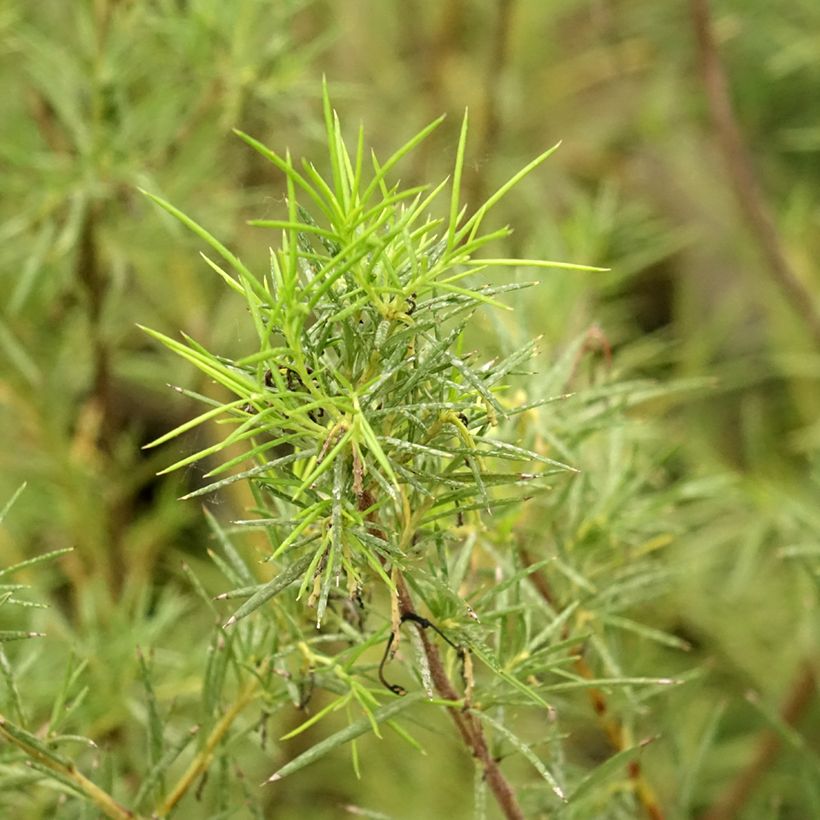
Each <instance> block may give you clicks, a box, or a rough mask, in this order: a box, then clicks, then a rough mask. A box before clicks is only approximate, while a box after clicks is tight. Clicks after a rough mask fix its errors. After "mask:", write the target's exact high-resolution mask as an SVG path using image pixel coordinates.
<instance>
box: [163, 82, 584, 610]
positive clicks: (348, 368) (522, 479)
mask: <svg viewBox="0 0 820 820" xmlns="http://www.w3.org/2000/svg"><path fill="white" fill-rule="evenodd" d="M325 120H326V126H327V136H328V145H329V147H330V158H329V159H330V167H331V169H332V179H331V180H329V181H325V180H324V179H323V178H322V177H321V176H320V174H319V172H318V171H317V170H316V168H315V167H314V165H313V164H312V163H309V162H307V161H303V162H302V164H301V166H300V167H297V166H296V165H295V164H294V163H293V162H292V161H291V159H290V157H289V155H285V156H284V157H281V156H279V155H278V154H276V153H275V152H273V151H271V150H270V149H268V148H266V147H264V146H263V145H262V144H260V143H259V142H257V141H256V140H255V139H253V138H251V137H249V136H247V135H246V134H242V133H239V136H240V137H241V138H242V139H244V140H245V141H246V142H247V143H248V144H249V145H251V146H252V147H253V148H255V149H256V150H257V151H259V152H260V153H261V154H263V155H264V156H265V157H267V158H268V159H269V160H270V161H271V162H272V163H273V164H274V165H275V166H276V167H277V168H278V169H280V170H281V171H282V172H283V173H284V174H285V176H286V179H287V189H288V193H287V207H288V214H287V218H286V219H281V220H255V221H254V222H253V223H252V224H255V225H258V226H262V227H268V228H281V229H282V231H283V233H282V246H281V249H280V250H277V251H272V252H271V266H270V271H269V273H268V275H267V276H265V277H262V278H257V277H256V276H254V275H253V274H252V273H251V272H250V271H249V270H247V269H246V268H245V266H244V265H243V264H242V263H241V262H240V260H239V259H238V258H237V257H236V256H234V255H233V254H232V253H231V252H230V251H229V250H227V249H226V248H224V247H223V246H222V245H221V243H219V242H218V241H217V240H216V239H214V238H213V237H211V236H210V235H209V234H207V232H206V231H205V230H204V229H203V228H201V227H200V226H199V225H197V224H196V223H194V222H193V221H192V220H190V219H189V218H188V217H187V216H185V215H184V214H182V213H180V212H179V211H178V210H177V209H175V208H174V207H173V206H172V205H170V204H169V203H167V202H165V201H163V200H161V199H159V198H158V197H155V196H152V197H151V198H152V199H153V200H154V201H156V202H157V203H158V204H159V205H161V206H162V207H163V208H164V209H165V210H167V211H169V212H170V213H171V214H173V215H174V216H176V217H177V218H179V219H180V220H182V221H183V222H184V223H185V224H187V225H188V226H189V227H190V228H192V229H193V230H194V231H196V232H197V233H198V234H199V235H200V236H201V237H202V238H203V239H205V240H206V241H207V242H208V243H209V244H210V245H211V247H212V248H214V250H216V251H217V253H218V254H219V255H220V256H221V257H222V258H223V259H224V260H226V261H227V262H228V263H229V265H230V266H231V268H232V269H233V274H232V273H229V272H228V271H226V270H224V269H223V268H222V267H220V266H219V265H218V264H217V263H216V262H214V261H213V260H210V259H209V260H208V263H209V264H210V266H211V267H212V268H214V269H215V270H216V271H217V272H218V273H219V274H220V275H221V276H222V277H223V278H224V280H225V282H226V283H227V284H228V286H229V287H230V288H231V289H233V290H234V291H235V292H237V293H238V294H241V296H242V297H244V298H245V299H246V300H247V303H248V307H249V310H250V314H251V317H252V320H253V324H254V327H255V329H256V334H257V337H258V350H255V351H253V352H252V353H249V354H248V355H246V356H244V357H242V358H239V359H236V360H230V359H226V358H223V357H221V356H218V355H215V354H213V353H211V352H209V351H207V350H204V349H203V348H202V347H201V346H199V345H198V344H197V343H196V342H195V341H194V340H192V339H189V338H186V339H185V342H184V343H183V342H179V341H176V340H174V339H171V338H168V337H166V336H164V335H162V334H159V333H157V332H156V331H148V332H149V333H151V335H153V336H154V337H156V338H158V339H160V340H161V341H162V342H163V343H164V344H166V345H167V346H168V347H169V348H171V349H172V350H173V351H174V352H176V353H178V354H179V355H181V356H183V357H185V358H186V359H188V360H189V361H191V362H192V363H193V364H195V365H196V366H197V367H199V368H200V369H201V370H202V371H203V372H204V373H205V374H206V375H207V376H208V377H210V378H211V379H213V380H214V381H216V382H218V383H219V384H221V385H222V386H223V387H225V388H226V389H227V390H228V391H230V393H231V394H233V396H234V397H235V398H233V400H231V401H228V402H226V403H224V404H223V403H216V402H214V401H213V400H211V399H204V397H200V398H203V399H204V400H205V401H207V402H208V403H210V404H212V405H213V406H212V408H211V409H209V410H208V411H206V412H205V413H203V414H202V415H200V416H199V417H197V418H196V419H194V420H193V421H190V422H187V423H185V424H183V425H182V426H180V427H178V428H177V429H175V430H174V431H172V432H170V433H168V434H166V435H164V436H162V437H161V438H159V439H157V440H156V441H155V442H153V445H156V444H160V443H163V442H165V441H168V440H169V439H170V438H172V437H174V436H176V435H179V434H180V433H182V432H184V431H186V430H188V429H190V428H191V427H193V426H195V425H197V424H201V423H204V422H207V421H211V420H213V419H219V420H220V421H223V422H225V423H228V424H230V425H231V426H232V427H233V428H234V429H233V430H232V431H231V432H230V433H229V434H228V435H227V436H226V437H225V438H224V439H223V440H222V442H221V443H219V444H218V445H216V446H211V447H209V448H207V449H205V450H202V451H201V452H198V453H196V454H194V455H191V456H188V457H186V458H184V459H182V460H181V461H178V462H177V463H176V464H174V465H172V466H171V467H169V468H168V469H169V470H173V469H176V468H179V467H182V466H184V465H187V464H190V463H191V462H193V461H196V460H198V459H201V458H204V457H206V456H212V455H213V454H214V453H215V452H219V451H220V450H223V449H224V448H227V447H228V446H230V445H234V444H237V443H240V442H243V443H246V452H245V453H244V454H243V455H242V456H240V457H238V458H236V457H235V458H232V459H230V460H228V461H227V462H226V463H224V464H222V465H220V466H219V467H217V468H216V469H214V470H212V471H211V473H210V474H209V475H211V476H216V475H218V474H221V473H224V472H226V471H227V470H229V469H230V468H232V467H234V466H236V465H237V464H238V463H240V462H252V463H254V466H252V467H250V468H249V469H244V470H242V471H240V472H239V473H235V474H233V475H231V476H230V477H227V478H220V479H218V480H216V481H213V482H212V483H210V484H208V485H207V486H205V487H203V488H201V489H199V490H197V491H196V492H194V493H192V494H191V496H194V495H202V494H206V493H211V492H214V491H216V490H219V489H220V488H222V487H224V486H226V485H227V484H229V483H231V482H234V481H241V480H247V479H250V480H251V481H252V482H253V484H254V485H255V486H256V487H257V488H259V489H260V490H262V491H263V492H262V495H261V496H260V498H261V497H264V498H265V499H266V506H265V507H264V511H263V516H264V521H262V522H260V521H256V522H249V523H250V524H251V525H252V526H259V524H260V523H264V524H265V525H267V526H268V528H269V532H270V533H271V536H272V541H273V549H272V553H271V556H270V557H271V558H272V559H279V558H284V559H285V560H286V561H287V563H288V564H289V565H290V567H291V571H292V573H293V572H295V570H293V568H294V567H298V568H299V570H298V573H297V574H298V575H299V576H300V577H299V578H298V580H299V582H300V595H302V594H304V593H306V592H308V591H310V595H309V599H308V600H309V603H310V604H315V605H316V607H317V622H318V623H319V624H321V622H322V619H323V616H324V613H325V611H326V607H327V601H328V597H329V595H330V592H331V590H332V589H333V588H334V587H338V586H339V585H340V582H341V579H342V578H344V581H345V587H346V590H347V593H348V595H349V596H351V597H353V596H355V595H357V594H359V592H360V591H361V589H362V588H363V586H364V585H365V583H366V580H367V578H368V577H371V576H373V575H377V576H380V577H381V578H382V580H383V581H384V583H385V584H387V586H388V587H390V588H391V589H392V587H393V583H392V581H391V579H390V577H389V575H388V574H387V571H388V570H389V569H390V568H398V569H405V568H406V566H407V564H408V562H410V561H412V560H413V559H414V558H416V557H418V556H421V555H423V554H424V553H425V552H427V551H428V550H430V549H432V548H434V546H435V544H436V543H437V542H438V541H440V538H441V533H442V531H443V530H444V529H446V528H448V527H450V526H452V525H453V523H455V522H461V523H463V520H464V516H465V515H471V516H474V517H477V516H478V515H480V512H481V511H486V512H491V511H492V510H493V509H494V508H496V507H499V506H503V505H506V504H509V503H510V502H511V501H514V500H515V499H516V498H517V497H519V496H520V492H518V491H517V490H515V489H514V490H513V495H512V496H510V495H509V492H508V494H507V495H503V494H501V493H500V492H499V488H503V487H505V486H507V487H512V488H518V487H520V486H522V485H529V484H533V483H535V484H537V481H535V479H537V478H538V477H540V476H536V475H534V474H532V473H524V472H522V471H521V467H520V464H521V462H535V463H539V464H541V465H542V467H544V468H546V470H547V471H552V470H567V469H572V468H570V467H568V466H567V465H565V464H562V463H560V462H558V461H555V460H553V459H551V458H548V457H546V456H544V455H540V454H538V453H535V452H533V451H529V450H525V449H522V448H520V447H517V446H515V445H513V444H510V443H506V442H504V441H502V440H500V439H499V438H498V437H497V436H496V435H495V434H494V430H495V429H496V428H497V427H498V425H499V423H500V421H502V420H503V419H505V418H508V417H509V416H511V415H513V414H515V413H519V412H521V411H522V410H523V409H526V408H521V407H514V406H512V405H511V402H510V400H509V398H508V396H507V393H506V387H507V384H508V378H509V377H510V376H511V375H513V374H514V373H515V372H516V369H517V368H520V367H521V365H522V364H523V363H524V362H526V361H527V359H529V358H530V357H531V356H532V354H533V352H534V351H535V349H536V344H535V343H534V342H528V343H526V344H525V345H523V346H522V347H521V348H520V349H518V350H516V351H514V352H512V353H511V354H510V355H508V356H506V357H505V358H502V359H501V360H498V361H490V362H479V361H477V360H476V357H475V356H474V355H473V354H471V353H470V352H465V351H463V350H462V339H463V332H464V329H465V326H466V325H467V324H468V322H469V321H470V318H471V316H472V314H473V312H474V311H475V310H476V308H478V307H481V306H482V305H488V304H489V305H493V306H502V305H500V304H499V303H498V302H497V301H496V297H497V296H499V295H500V294H503V293H505V292H507V291H510V290H515V289H518V288H520V287H525V286H526V285H520V284H511V285H497V286H470V285H468V284H465V280H466V279H467V278H468V277H470V276H471V275H473V274H474V273H475V272H476V271H477V270H480V269H484V268H488V267H493V266H501V265H537V266H542V267H544V266H551V265H559V266H563V267H578V268H580V267H582V266H573V265H562V264H561V263H551V262H542V261H532V260H513V259H481V258H476V254H477V252H478V251H480V250H481V249H483V248H484V247H485V246H486V245H488V244H489V243H491V242H493V241H494V240H498V239H500V238H502V237H504V236H507V235H508V233H509V229H508V228H500V229H497V230H492V231H486V232H482V230H481V229H482V225H483V221H484V218H485V216H486V215H487V213H488V211H489V210H490V209H491V208H492V206H493V205H494V204H495V203H496V202H498V201H499V200H500V199H501V197H503V196H504V194H506V193H507V192H508V191H509V190H510V189H511V188H512V187H513V186H514V185H515V183H516V182H518V181H519V180H520V179H521V178H522V177H524V176H525V175H526V174H527V173H529V172H530V171H531V170H533V169H534V168H535V167H537V165H538V164H540V163H541V162H543V161H544V160H545V159H546V158H547V157H548V156H549V155H550V154H551V153H552V152H553V151H554V150H555V148H552V149H550V150H548V151H545V152H544V153H543V154H541V155H540V156H539V157H537V158H536V159H535V160H533V161H532V162H531V163H530V164H529V165H528V166H526V167H525V168H524V169H523V170H522V171H521V172H519V173H518V174H516V175H515V176H514V177H513V178H512V179H511V180H510V181H509V182H507V183H506V184H505V185H503V186H502V187H501V188H500V189H499V190H498V191H497V192H495V193H494V194H493V195H492V196H491V197H489V198H488V199H487V201H486V202H485V203H484V204H483V205H481V206H480V207H479V208H478V209H477V210H476V211H475V212H474V213H473V214H472V215H471V216H469V217H466V207H464V206H462V204H461V203H460V200H459V183H460V179H461V172H462V167H463V161H464V149H465V143H466V135H467V118H466V116H465V119H464V123H463V126H462V129H461V137H460V140H459V144H458V150H457V153H456V161H455V169H454V172H453V182H452V186H451V191H450V198H449V216H448V218H442V217H435V216H431V215H430V211H431V208H433V207H434V204H435V203H436V200H437V198H438V197H439V196H440V195H441V194H442V193H443V191H444V190H445V187H446V184H447V180H445V181H444V182H442V183H441V184H439V185H437V186H435V187H432V186H429V185H422V186H418V187H411V188H407V189H404V188H402V187H401V186H400V185H399V184H389V183H388V173H389V172H390V171H391V170H392V169H393V167H394V166H395V165H396V164H397V163H398V162H399V160H401V159H402V158H403V157H404V156H405V155H406V154H407V153H408V152H410V151H411V150H412V149H413V148H414V147H415V146H416V145H418V144H419V143H420V142H421V141H422V140H423V139H424V138H425V137H426V136H428V135H429V134H430V132H431V131H433V129H434V128H436V126H438V125H439V123H440V122H441V120H436V121H435V122H433V123H432V124H431V125H429V126H428V127H427V128H425V129H424V130H422V131H421V132H419V133H418V134H417V135H416V136H415V137H413V138H412V139H411V140H410V141H409V142H407V143H406V144H405V145H404V146H402V147H401V148H400V149H399V150H398V151H396V152H395V153H394V154H393V155H392V156H391V157H390V158H389V159H388V160H387V161H386V162H384V163H380V162H379V161H378V160H377V159H376V157H375V156H371V160H370V164H371V172H370V174H369V175H368V174H367V173H366V171H365V166H366V162H365V149H364V137H363V131H362V130H361V129H360V130H359V134H358V141H357V144H356V149H355V151H354V152H353V153H352V154H351V153H350V152H349V151H348V150H347V147H346V145H345V143H344V140H343V137H342V133H341V129H340V126H339V121H338V118H337V116H336V114H335V112H333V111H332V110H331V107H330V103H329V100H328V97H327V95H325ZM300 200H302V201H304V205H303V204H302V202H300ZM516 465H518V466H516ZM542 475H543V473H542ZM535 489H536V488H535V487H533V488H531V489H530V490H529V492H533V491H535ZM288 577H289V578H290V575H288ZM290 580H291V581H293V580H296V579H295V578H290ZM280 584H281V581H280V579H275V580H274V581H273V582H272V585H273V586H270V585H269V586H263V587H261V588H259V589H257V590H255V591H250V590H249V591H248V592H249V593H250V598H249V600H248V601H247V603H246V604H245V605H244V606H243V607H242V608H240V610H239V611H238V612H237V613H235V615H234V616H233V618H232V619H231V622H233V621H235V620H237V619H238V618H240V617H243V616H245V615H247V614H249V613H250V612H251V611H253V610H254V609H256V608H257V607H258V606H259V605H261V604H262V603H263V602H264V601H265V600H267V599H269V598H270V597H271V594H272V590H273V589H276V588H278V587H279V586H280Z"/></svg>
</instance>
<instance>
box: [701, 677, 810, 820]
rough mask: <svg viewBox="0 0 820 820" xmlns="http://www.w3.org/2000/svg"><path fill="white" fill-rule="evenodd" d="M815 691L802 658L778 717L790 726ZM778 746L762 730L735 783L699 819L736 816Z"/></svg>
mask: <svg viewBox="0 0 820 820" xmlns="http://www.w3.org/2000/svg"><path fill="white" fill-rule="evenodd" d="M816 692H817V678H816V675H815V672H814V669H813V668H812V665H811V664H810V663H809V662H808V661H804V662H803V663H802V664H801V665H800V668H799V669H798V671H797V676H796V677H795V679H794V682H793V683H792V685H791V688H790V690H789V695H788V697H787V698H786V702H785V703H784V704H783V708H782V709H781V712H780V716H781V718H782V720H783V722H784V723H787V724H788V725H789V726H794V725H795V724H796V723H797V722H798V720H799V719H800V716H801V715H802V714H803V713H804V712H805V711H806V708H807V707H808V706H809V704H810V703H811V701H812V699H813V698H814V696H815V694H816ZM781 745H782V744H781V739H780V735H779V734H778V733H777V732H776V731H775V730H774V729H766V730H765V731H764V732H763V733H762V734H761V736H760V741H759V742H758V747H757V751H756V752H755V755H754V757H753V758H752V760H751V761H750V762H749V765H748V766H747V767H746V768H745V769H744V770H743V771H742V772H740V774H739V775H738V777H737V779H736V780H735V782H734V783H733V784H732V785H731V786H730V787H729V789H728V790H727V791H726V792H725V793H724V795H723V796H722V797H721V798H720V799H719V800H718V801H717V802H716V803H715V805H714V806H712V808H710V809H708V810H707V811H706V812H705V813H704V814H703V815H702V816H701V818H702V820H732V818H733V817H737V816H738V815H739V814H740V812H741V810H742V809H743V806H744V805H745V804H746V803H747V802H748V800H749V798H750V797H751V796H752V794H753V792H754V790H755V788H757V786H758V785H759V784H760V781H761V780H762V779H763V776H764V775H765V774H766V772H767V770H768V769H769V768H771V766H772V764H773V763H774V761H775V759H776V758H777V755H778V753H779V752H780V747H781Z"/></svg>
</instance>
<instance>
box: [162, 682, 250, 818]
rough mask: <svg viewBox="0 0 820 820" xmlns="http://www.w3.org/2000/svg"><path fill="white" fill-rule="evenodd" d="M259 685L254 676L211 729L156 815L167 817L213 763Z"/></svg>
mask: <svg viewBox="0 0 820 820" xmlns="http://www.w3.org/2000/svg"><path fill="white" fill-rule="evenodd" d="M258 687H259V680H258V678H257V677H256V676H252V677H251V678H250V680H249V681H248V683H247V684H246V685H245V687H244V688H243V689H242V691H241V692H240V693H239V696H238V697H237V699H236V700H235V701H234V703H233V705H232V706H231V708H230V709H228V711H227V712H225V714H224V715H223V716H222V717H221V719H220V720H219V722H218V723H217V724H216V725H215V726H214V728H213V729H212V730H211V733H210V734H209V735H208V737H207V739H206V740H205V744H204V745H203V747H202V749H200V751H199V753H198V754H197V756H196V757H195V758H194V759H193V760H192V761H191V765H190V766H188V768H187V769H186V770H185V772H184V773H183V775H182V776H181V777H180V778H179V780H178V781H177V784H176V785H175V786H174V787H173V788H172V789H171V791H170V792H169V793H168V796H167V797H166V798H165V799H164V800H163V801H162V802H161V804H160V805H159V807H158V808H157V809H156V811H155V813H154V816H155V817H167V816H168V814H170V812H171V811H172V810H173V808H174V807H175V806H176V804H177V803H179V801H180V800H181V799H182V798H183V797H184V796H185V794H186V793H187V792H188V790H189V789H190V788H191V786H192V785H193V784H194V783H195V782H196V780H197V778H199V777H200V775H202V774H204V773H205V771H206V770H207V768H208V766H209V765H210V763H211V759H212V758H213V754H214V751H215V750H216V747H217V746H218V745H219V744H220V743H221V742H222V739H223V738H224V736H225V735H226V734H227V732H228V730H229V729H230V728H231V726H232V725H233V722H234V721H235V720H236V718H237V717H238V716H239V714H240V712H242V710H243V709H244V708H245V707H246V706H247V705H248V704H249V703H250V702H251V701H252V700H253V699H254V697H255V696H256V691H257V689H258Z"/></svg>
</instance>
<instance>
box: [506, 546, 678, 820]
mask: <svg viewBox="0 0 820 820" xmlns="http://www.w3.org/2000/svg"><path fill="white" fill-rule="evenodd" d="M520 555H521V558H522V559H523V561H524V564H525V565H526V566H528V567H531V566H532V565H533V564H534V563H535V561H534V560H533V558H532V556H531V555H530V554H529V552H528V551H527V550H526V549H523V548H522V549H521V550H520ZM528 577H529V579H530V582H531V583H532V585H533V586H534V587H535V589H536V590H537V591H538V594H539V595H540V596H541V597H542V598H543V599H544V600H545V601H546V602H547V603H548V604H549V605H550V606H551V607H553V608H555V609H557V608H558V607H557V606H556V599H555V594H554V593H553V591H552V588H551V587H550V585H549V583H548V582H547V579H546V578H545V577H544V575H543V573H541V572H540V571H535V572H531V573H530V574H529V576H528ZM562 637H563V638H568V637H569V626H567V625H565V626H564V630H563V633H562ZM582 652H583V650H582V649H581V648H579V649H578V650H576V652H575V671H576V672H577V673H578V674H579V675H580V676H581V677H582V678H584V679H585V680H593V679H594V677H595V675H594V673H593V671H592V668H591V667H590V665H589V664H588V663H587V660H586V658H585V657H584V656H583V654H582ZM587 695H588V697H589V700H590V703H591V705H592V710H593V712H595V716H596V717H597V719H598V723H599V725H600V727H601V730H602V731H603V733H604V734H605V735H606V737H607V740H608V741H609V745H610V746H611V747H612V750H613V751H614V752H620V751H623V750H624V749H626V747H627V739H626V734H625V732H624V727H623V724H622V723H621V721H619V720H618V719H617V718H616V717H615V716H613V715H612V713H611V711H610V709H609V703H608V701H607V697H606V695H605V694H604V693H603V691H601V690H600V689H596V688H594V687H592V688H590V689H587ZM628 772H629V779H630V780H631V781H632V788H633V790H634V792H635V797H636V798H637V800H638V802H639V803H640V805H641V808H642V809H643V810H644V813H645V814H646V816H647V817H648V818H650V820H663V817H664V813H663V810H662V809H661V807H660V805H659V804H658V800H657V798H656V796H655V792H654V790H653V788H652V786H651V785H650V783H649V781H648V780H647V778H646V775H645V774H644V773H643V769H642V767H641V763H640V761H639V760H633V761H632V762H631V763H630V764H629V768H628Z"/></svg>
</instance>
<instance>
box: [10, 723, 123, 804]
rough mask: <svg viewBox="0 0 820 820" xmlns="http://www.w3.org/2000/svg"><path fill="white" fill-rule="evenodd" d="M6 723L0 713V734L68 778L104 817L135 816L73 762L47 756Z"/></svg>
mask: <svg viewBox="0 0 820 820" xmlns="http://www.w3.org/2000/svg"><path fill="white" fill-rule="evenodd" d="M6 723H7V721H6V719H5V718H4V717H3V716H2V715H0V736H2V737H4V738H5V739H6V740H7V741H8V742H9V743H11V744H13V745H14V746H17V747H18V748H19V749H21V750H22V751H23V752H25V753H26V754H27V755H28V756H29V757H30V758H32V760H36V761H37V762H38V763H39V764H40V765H42V766H45V767H46V768H49V769H51V770H52V771H53V772H56V773H57V774H59V775H61V776H62V777H64V778H66V779H67V780H70V781H71V782H72V783H73V784H74V785H75V786H76V788H77V790H78V791H79V792H80V793H81V794H83V795H85V797H86V798H87V799H88V800H89V801H90V802H92V803H93V804H94V805H95V806H97V808H98V809H99V810H100V811H101V812H102V813H103V814H104V815H105V816H106V817H111V818H114V820H129V818H134V817H136V815H135V814H134V812H132V811H130V810H129V809H127V808H125V806H123V805H121V804H120V803H118V802H117V801H116V800H115V799H114V798H113V797H112V796H111V795H110V794H109V793H108V792H107V791H105V790H104V789H101V788H100V787H99V786H98V785H97V784H96V783H94V782H93V781H91V780H89V779H88V778H87V777H86V776H85V775H84V774H82V772H80V771H78V770H77V769H76V768H75V767H74V764H73V763H71V764H68V765H66V764H63V763H61V762H59V761H58V760H55V759H54V758H51V757H48V756H47V755H45V754H43V753H42V752H41V751H39V750H38V749H37V748H36V747H34V746H30V745H29V744H28V743H26V742H25V741H24V740H22V739H21V738H19V737H16V736H15V735H13V734H12V733H11V732H9V731H8V730H7V729H6Z"/></svg>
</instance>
